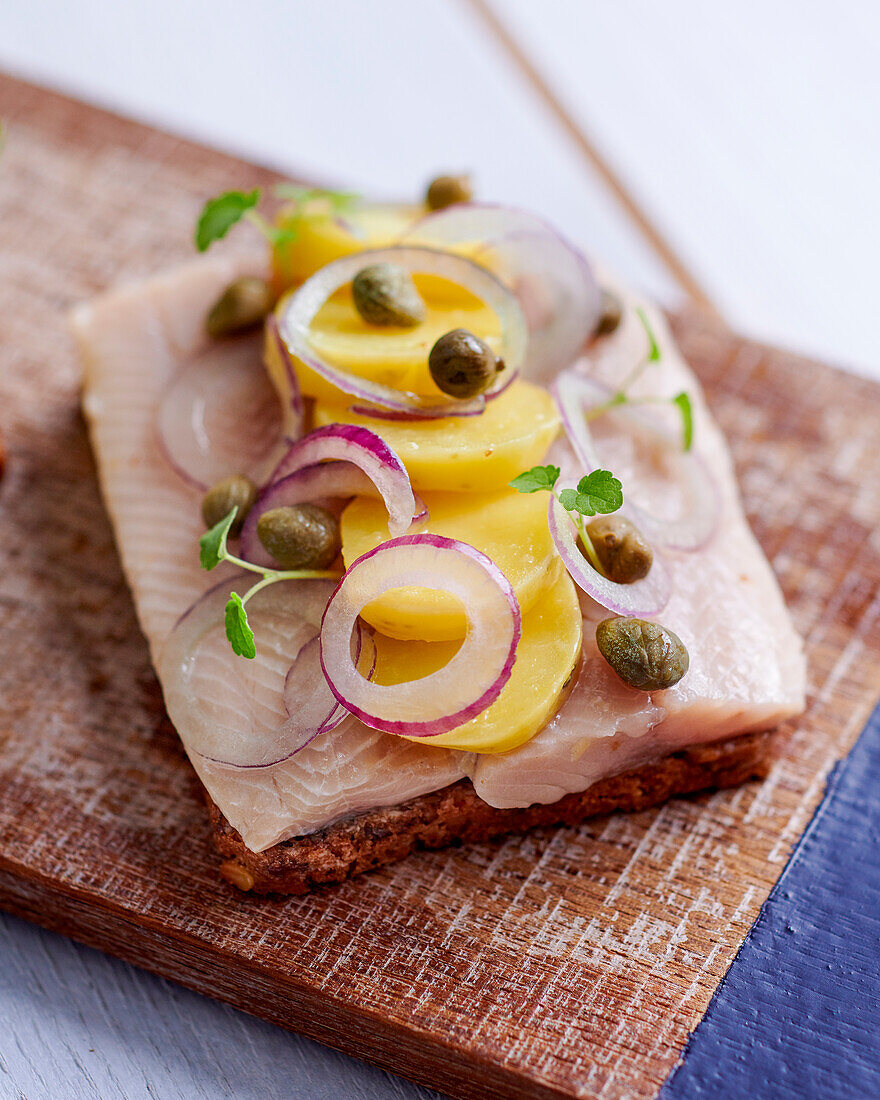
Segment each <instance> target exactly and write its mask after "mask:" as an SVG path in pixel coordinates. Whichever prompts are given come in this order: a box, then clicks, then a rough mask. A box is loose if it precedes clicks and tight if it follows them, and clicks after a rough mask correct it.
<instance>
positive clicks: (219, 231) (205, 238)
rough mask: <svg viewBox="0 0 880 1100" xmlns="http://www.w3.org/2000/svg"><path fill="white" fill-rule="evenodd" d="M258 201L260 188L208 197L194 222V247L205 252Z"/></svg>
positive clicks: (226, 192)
mask: <svg viewBox="0 0 880 1100" xmlns="http://www.w3.org/2000/svg"><path fill="white" fill-rule="evenodd" d="M259 201H260V189H259V187H255V188H254V190H253V191H249V192H247V193H245V192H244V191H225V192H224V193H223V194H222V195H218V196H217V197H216V198H213V199H208V201H207V202H206V203H205V205H204V206H203V207H202V212H201V214H200V215H199V220H198V223H197V224H196V248H197V249H198V250H199V252H205V251H206V250H207V249H208V248H210V246H211V245H212V244H213V243H214V241H219V240H220V239H221V237H225V236H226V234H227V233H228V232H229V230H230V229H231V228H232V227H233V226H234V225H235V223H236V222H238V221H241V219H242V218H243V217H244V215H245V214H246V213H247V211H248V210H250V209H252V208H253V207H255V206H256V205H257V203H258V202H259Z"/></svg>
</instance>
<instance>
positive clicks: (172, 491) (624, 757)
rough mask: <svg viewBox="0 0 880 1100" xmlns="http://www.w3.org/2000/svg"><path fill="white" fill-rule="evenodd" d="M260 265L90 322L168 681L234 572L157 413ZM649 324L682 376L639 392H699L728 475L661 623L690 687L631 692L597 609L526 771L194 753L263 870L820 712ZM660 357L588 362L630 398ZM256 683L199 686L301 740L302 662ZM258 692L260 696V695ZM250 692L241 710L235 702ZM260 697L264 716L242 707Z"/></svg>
mask: <svg viewBox="0 0 880 1100" xmlns="http://www.w3.org/2000/svg"><path fill="white" fill-rule="evenodd" d="M260 263H261V259H258V258H256V257H255V258H254V259H253V260H250V261H246V262H242V261H241V260H235V259H228V258H220V257H215V256H208V257H204V258H202V259H199V260H196V261H193V262H192V263H189V264H187V265H185V266H184V267H181V268H178V269H175V270H174V271H172V272H169V273H168V274H166V275H162V276H159V277H157V278H155V279H152V280H149V281H147V282H146V283H142V284H140V285H138V286H135V287H123V288H120V289H119V290H115V291H112V292H110V293H108V294H106V295H104V296H102V297H101V298H100V299H97V300H96V301H94V302H92V303H90V304H87V305H85V306H81V307H79V308H78V309H77V311H76V312H75V315H74V318H73V327H74V331H75V334H76V336H77V339H78V342H79V345H80V349H81V352H82V356H83V360H84V364H85V374H86V380H85V392H84V402H83V405H84V410H85V413H86V416H87V419H88V421H89V426H90V431H91V435H92V441H93V446H94V448H95V451H96V454H97V457H98V465H99V472H100V479H101V486H102V492H103V494H104V499H105V501H106V504H107V508H108V511H109V512H110V515H111V518H112V520H113V524H114V528H115V531H116V538H117V543H118V545H119V548H120V554H121V557H122V562H123V568H124V570H125V573H126V577H127V579H128V582H129V584H130V586H131V588H132V591H133V594H134V598H135V603H136V606H137V611H138V616H139V619H140V622H141V626H142V628H143V630H144V633H145V635H146V636H147V639H148V641H149V644H150V650H151V654H152V656H153V660H154V663H159V664H160V665H161V655H162V650H163V643H164V642H165V640H166V639H167V637H168V635H169V633H170V632H171V630H172V629H173V627H174V624H175V622H176V621H177V619H178V618H179V616H180V615H181V614H182V613H183V612H184V611H185V610H186V609H187V608H188V607H189V606H190V605H191V604H192V603H194V602H195V600H197V599H198V597H199V596H200V595H201V594H202V593H203V592H205V591H206V590H207V589H208V588H209V587H210V586H212V585H213V584H214V583H216V581H218V580H219V579H221V578H222V575H223V574H222V572H221V570H222V569H223V568H225V567H221V569H220V570H215V571H214V572H212V573H211V574H207V573H205V572H204V571H203V570H201V569H200V568H199V565H198V553H197V545H198V538H199V536H200V535H201V533H202V523H201V518H200V515H199V493H198V491H196V490H194V489H193V488H191V487H190V486H188V485H187V484H185V483H184V482H183V481H182V480H181V479H180V478H179V477H178V476H177V475H176V474H175V473H174V472H173V471H172V469H171V468H170V466H169V465H168V463H167V461H166V460H165V459H164V457H163V455H162V453H161V450H160V448H159V447H158V444H157V441H156V435H155V430H154V420H155V414H156V407H157V403H158V400H159V395H160V394H161V392H162V389H163V387H164V385H165V384H166V383H167V381H168V379H169V378H171V377H172V375H173V373H174V371H176V370H177V369H179V367H180V365H181V364H182V363H183V362H184V361H185V360H186V358H187V356H190V355H193V354H196V353H198V352H199V351H200V350H203V349H204V346H205V341H206V337H205V336H204V333H203V331H202V318H203V317H204V315H205V312H206V311H207V309H208V307H209V306H210V305H211V304H212V302H213V301H214V300H215V298H216V297H217V296H218V295H219V293H220V291H221V290H222V289H223V288H224V287H225V286H226V285H227V284H228V283H229V282H230V281H231V280H232V279H233V278H235V277H237V276H238V275H240V274H244V273H251V272H252V271H253V272H256V273H259V271H260ZM607 282H609V283H610V282H611V280H607ZM620 293H621V295H622V296H623V297H624V298H626V297H627V296H626V295H625V294H624V293H623V291H621V292H620ZM631 303H632V300H630V304H631ZM641 304H643V303H641ZM646 308H649V307H646ZM649 316H650V318H651V321H652V324H653V325H654V327H655V331H656V333H657V336H658V339H659V341H660V344H661V347H662V349H663V359H662V361H661V363H659V364H655V365H654V366H653V367H652V368H651V369H650V371H649V372H646V375H645V376H644V377H643V378H642V379H641V380H640V382H639V383H638V386H637V387H636V391H635V392H643V393H663V394H666V395H668V396H672V395H673V394H675V393H677V392H679V391H680V390H682V389H686V390H688V392H689V393H690V395H691V399H692V402H693V406H694V419H695V426H696V439H697V444H696V445H697V446H698V447H699V449H700V450H701V451H702V452H703V454H704V456H705V458H706V460H707V461H708V462H709V463H710V465H711V467H712V470H713V472H714V474H715V476H716V478H717V480H718V483H719V487H720V491H721V494H722V500H723V520H722V525H721V530H720V531H719V534H718V535H717V536H716V538H715V539H714V540H713V542H712V544H711V545H710V546H709V547H708V549H707V550H705V551H701V552H700V553H697V554H687V555H685V554H672V555H670V557H671V561H672V565H673V569H674V570H675V573H676V577H677V580H678V583H677V586H676V591H675V593H674V595H673V597H672V600H671V602H670V604H669V606H668V607H667V608H666V610H665V611H664V612H663V614H662V615H661V616H660V618H661V620H662V621H663V623H664V624H665V625H666V626H668V627H670V628H671V629H673V630H675V631H676V633H678V634H679V635H680V636H681V637H682V639H683V640H684V641H685V643H686V645H687V646H688V649H689V651H690V654H691V667H690V671H689V673H688V674H687V676H686V677H685V678H684V679H683V680H682V681H681V682H680V683H679V684H677V685H676V686H675V687H674V688H671V689H669V690H668V691H665V692H655V693H653V694H646V693H644V692H637V691H634V690H633V689H631V688H628V687H626V685H624V684H623V683H622V682H621V681H620V680H619V679H618V678H617V677H616V675H615V674H614V673H613V672H612V671H611V669H610V668H609V667H608V665H607V664H606V663H605V662H604V661H603V659H602V658H601V656H600V655H599V653H598V651H597V650H596V647H595V643H594V641H592V638H593V634H594V630H595V624H596V622H598V621H599V619H601V618H604V617H606V615H607V613H606V612H605V611H604V609H602V608H600V607H599V606H598V605H596V604H594V603H593V601H592V600H590V599H589V598H588V597H586V596H585V597H584V598H583V600H582V607H583V610H584V615H585V624H584V626H585V637H584V653H583V657H582V664H581V668H580V674H579V677H578V681H577V683H576V684H575V687H574V689H573V690H572V692H571V694H570V695H569V697H568V699H567V701H566V703H565V704H564V706H563V707H562V709H561V710H560V712H559V714H557V716H556V717H555V718H554V719H553V721H552V722H550V723H549V725H548V726H547V727H545V729H544V730H542V731H541V733H539V734H538V735H537V737H535V738H534V739H533V740H532V741H531V742H529V743H527V744H525V745H523V746H521V747H519V748H517V749H516V750H514V751H513V752H511V753H507V754H504V755H501V756H479V757H477V756H473V755H472V754H466V753H459V752H453V751H451V750H447V749H441V748H431V747H430V746H429V745H424V746H422V745H417V744H413V743H411V742H409V741H404V740H402V739H399V738H395V737H393V736H391V735H388V734H383V733H379V732H377V731H375V730H372V729H368V728H367V727H366V726H364V725H363V724H362V723H360V722H359V721H357V719H355V718H353V717H351V718H347V719H346V720H345V722H344V723H343V724H342V725H341V726H339V727H338V728H337V729H336V730H335V731H334V733H333V734H332V735H331V736H329V737H324V738H319V739H317V740H316V741H315V742H314V743H312V744H311V745H309V746H307V748H305V749H303V750H302V751H301V752H300V753H298V754H297V756H295V757H294V758H292V759H291V760H290V761H286V762H284V763H282V764H278V765H275V766H273V767H271V768H266V769H257V770H253V771H242V770H232V769H229V768H227V767H224V766H223V765H218V764H214V763H211V762H209V761H207V760H205V759H204V758H202V757H200V756H198V755H197V754H196V753H194V752H193V753H190V758H191V760H192V763H193V766H194V767H195V769H196V771H197V772H198V774H199V776H200V778H201V780H202V782H203V783H204V785H205V787H206V788H207V790H208V792H209V793H210V795H211V797H212V798H213V799H214V801H215V802H216V803H217V805H218V806H219V808H220V810H221V811H222V812H223V813H224V815H225V816H226V818H227V819H228V820H229V821H230V823H231V824H232V825H233V826H234V827H235V828H236V829H238V831H239V832H240V833H241V835H242V839H243V840H244V842H245V844H246V845H247V846H248V847H249V848H251V849H252V850H254V851H262V850H263V849H265V848H268V847H270V846H271V845H273V844H276V843H278V842H280V841H282V840H285V839H287V838H289V837H291V836H296V835H302V834H305V833H308V832H312V831H315V830H317V829H319V828H321V827H322V826H324V825H327V824H329V823H331V822H332V821H335V820H338V819H340V818H342V817H345V816H347V815H350V814H355V813H358V812H361V811H364V810H369V809H375V808H378V807H381V806H389V805H394V804H397V803H399V802H402V801H405V800H406V799H409V798H412V797H415V796H417V795H419V794H423V793H427V792H428V791H431V790H436V789H438V788H440V787H444V786H446V785H448V784H450V783H452V782H455V781H456V780H458V779H460V778H461V777H463V776H464V775H469V776H470V777H471V778H472V780H473V782H474V785H475V789H476V790H477V792H478V793H479V794H480V796H481V797H483V798H484V799H485V800H486V801H487V802H489V803H490V804H491V805H494V806H522V805H529V804H531V803H535V802H552V801H555V800H556V799H558V798H560V797H561V796H562V795H563V794H566V793H568V792H572V791H580V790H583V789H585V788H586V787H587V786H589V785H590V784H591V783H593V782H594V781H595V780H597V779H599V778H601V777H603V776H605V775H611V774H615V773H617V772H621V771H625V770H627V769H629V768H631V767H635V766H638V765H639V764H641V763H644V762H646V761H648V760H652V759H655V758H657V757H660V756H663V755H665V754H666V753H667V752H669V751H673V750H675V749H677V748H682V747H684V746H685V745H688V744H692V743H696V742H708V741H711V740H715V739H720V738H723V737H725V736H728V735H729V734H731V733H736V732H745V731H746V730H754V729H766V728H770V727H772V726H774V725H776V724H777V722H779V721H781V720H782V719H784V718H786V717H789V716H791V715H793V714H796V713H798V712H799V711H800V710H802V709H803V700H804V690H805V688H804V685H805V663H804V657H803V649H802V645H801V642H800V639H799V638H798V637H797V635H796V633H795V631H794V628H793V626H792V624H791V621H790V619H789V617H788V612H787V610H786V609H785V605H784V602H783V600H782V596H781V593H780V592H779V588H778V585H777V584H776V580H775V578H774V576H773V574H772V571H771V570H770V567H769V564H768V563H767V561H766V559H765V558H764V556H763V554H762V552H761V550H760V548H759V547H758V545H757V543H756V542H755V540H754V537H753V536H752V534H751V531H750V530H749V528H748V525H747V523H746V521H745V518H744V516H743V513H742V508H741V505H740V502H739V497H738V489H737V486H736V481H735V478H734V475H733V469H732V464H731V460H730V456H729V453H728V451H727V447H726V443H725V441H724V439H723V437H722V436H721V433H720V432H719V430H718V428H717V427H716V426H715V424H714V421H713V420H712V418H711V416H710V415H709V413H708V410H707V409H706V406H705V402H704V400H703V397H702V393H701V391H700V389H699V386H698V384H697V382H696V380H695V379H694V377H693V374H692V373H691V371H690V369H689V368H688V367H687V366H686V365H685V364H684V362H683V360H682V359H681V357H680V355H679V354H678V352H677V350H676V349H675V345H674V343H673V341H672V338H671V335H670V334H669V331H668V329H667V327H666V324H665V321H664V319H663V317H662V315H660V314H659V313H658V312H657V311H655V310H653V309H649ZM643 346H644V333H643V331H642V330H641V328H640V326H639V325H638V322H637V320H636V319H635V317H633V316H632V314H631V311H630V312H628V313H627V314H626V316H625V320H624V322H623V323H622V325H621V327H620V329H619V330H618V332H617V333H615V334H614V335H613V336H612V337H610V338H607V339H606V340H604V341H603V342H602V343H601V344H600V345H599V347H598V348H596V349H594V351H593V352H592V353H591V355H590V356H588V357H587V359H586V361H585V362H584V364H583V369H586V370H589V371H590V372H591V373H593V374H594V375H596V376H598V377H599V378H601V379H603V380H605V381H606V382H608V383H609V384H611V385H614V384H615V383H616V382H618V381H619V379H620V377H621V372H622V371H624V372H625V370H626V369H627V365H628V364H629V363H631V362H633V361H634V360H633V357H634V356H638V354H639V353H640V350H641V349H642V348H643ZM553 455H554V460H557V461H559V464H560V465H563V466H565V463H566V462H568V464H569V466H571V464H572V456H571V454H570V451H569V449H568V448H566V447H565V445H564V444H563V443H558V444H556V445H555V446H554V451H553ZM625 457H626V456H625V455H624V456H623V458H622V460H625ZM573 472H583V471H573ZM648 489H649V490H650V486H648ZM246 664H247V666H248V667H247V668H246V669H245V668H244V666H243V663H242V659H240V658H236V657H234V655H233V654H232V652H231V650H230V649H229V648H228V646H226V645H225V644H222V645H218V646H216V647H214V648H213V649H212V650H211V652H210V657H209V658H208V657H206V658H205V661H204V664H203V665H201V666H200V668H199V675H200V677H201V683H202V685H203V688H202V690H203V691H204V693H205V697H206V698H210V699H212V700H213V702H212V706H214V707H215V708H216V713H217V715H218V718H219V717H221V716H222V718H223V720H224V721H240V722H241V723H242V728H243V729H247V728H255V726H254V724H255V723H266V722H271V721H273V720H277V721H282V720H283V719H284V716H285V711H284V707H283V702H282V697H283V686H284V674H285V673H286V662H285V661H284V660H281V659H280V658H279V655H278V653H277V652H274V654H273V646H272V645H271V644H268V643H267V644H265V645H263V646H262V647H261V651H260V653H258V656H257V658H256V660H255V661H252V662H246ZM242 676H245V679H246V682H247V685H248V686H247V691H246V692H245V693H244V695H243V694H242V691H241V677H242ZM236 682H237V683H238V684H239V688H238V694H234V695H227V696H223V695H222V694H221V693H222V692H223V691H224V690H226V689H227V688H228V686H229V685H230V684H233V683H236ZM167 687H168V685H167V684H166V694H167V696H168V697H169V699H170V698H171V693H170V692H168V690H167ZM247 693H250V695H251V698H249V699H247V698H246V699H245V702H243V701H242V700H243V698H245V696H246V695H247ZM171 718H172V721H174V722H175V725H176V726H177V729H178V732H179V733H180V736H181V739H182V740H183V742H184V746H186V744H187V713H186V708H181V707H180V706H179V705H178V704H176V703H175V704H173V705H172V707H171ZM249 723H250V724H251V725H250V727H249Z"/></svg>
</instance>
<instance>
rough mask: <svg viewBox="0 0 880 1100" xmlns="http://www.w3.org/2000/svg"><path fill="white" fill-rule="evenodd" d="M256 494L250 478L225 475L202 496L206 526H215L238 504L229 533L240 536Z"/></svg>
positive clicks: (235, 536) (203, 516) (234, 536)
mask: <svg viewBox="0 0 880 1100" xmlns="http://www.w3.org/2000/svg"><path fill="white" fill-rule="evenodd" d="M256 495H257V489H256V486H255V485H254V483H253V482H252V481H250V480H249V479H248V478H246V477H240V476H236V477H224V478H223V480H222V481H218V482H217V484H216V485H212V486H211V488H210V489H209V490H208V491H207V493H205V495H204V497H203V498H202V519H203V520H204V521H205V526H206V527H214V526H215V524H218V523H219V522H220V520H221V519H225V517H226V516H228V515H229V513H230V512H231V511H232V509H233V508H235V507H236V506H237V507H238V511H237V512H236V513H235V519H234V520H233V521H232V526H231V527H230V528H229V534H230V535H231V536H232V537H233V538H238V536H239V535H240V534H241V529H242V526H243V525H244V521H245V519H246V518H247V514H248V512H249V511H250V510H251V508H252V507H253V503H254V499H255V498H256Z"/></svg>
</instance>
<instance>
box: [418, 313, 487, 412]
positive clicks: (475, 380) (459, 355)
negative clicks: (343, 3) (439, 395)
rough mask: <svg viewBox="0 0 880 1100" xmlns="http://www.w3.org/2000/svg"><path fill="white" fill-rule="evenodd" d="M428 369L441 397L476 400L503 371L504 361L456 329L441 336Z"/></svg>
mask: <svg viewBox="0 0 880 1100" xmlns="http://www.w3.org/2000/svg"><path fill="white" fill-rule="evenodd" d="M428 369H429V370H430V372H431V377H432V378H433V379H434V383H435V385H436V386H437V388H438V389H441V390H442V391H443V392H444V393H448V394H449V395H450V396H451V397H476V396H477V394H479V393H482V392H483V390H485V389H488V387H489V386H490V385H491V383H492V379H493V378H494V377H495V375H496V374H497V373H498V372H499V371H502V370H504V360H503V359H499V358H498V356H497V355H496V354H495V352H494V351H492V349H491V348H490V347H489V345H488V344H487V343H486V342H485V341H484V340H481V339H480V338H479V336H474V334H473V333H472V332H468V330H467V329H466V328H456V329H453V330H452V332H447V333H446V335H445V336H441V337H440V339H439V340H438V341H437V343H436V344H435V345H434V346H433V347H432V348H431V353H430V355H429V356H428Z"/></svg>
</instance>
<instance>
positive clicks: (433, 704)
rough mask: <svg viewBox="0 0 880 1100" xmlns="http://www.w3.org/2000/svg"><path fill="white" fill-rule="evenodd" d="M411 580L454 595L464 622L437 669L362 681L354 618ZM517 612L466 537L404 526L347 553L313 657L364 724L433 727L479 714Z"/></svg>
mask: <svg viewBox="0 0 880 1100" xmlns="http://www.w3.org/2000/svg"><path fill="white" fill-rule="evenodd" d="M410 585H417V586H421V587H424V588H433V589H437V590H440V591H444V592H450V593H451V594H452V595H454V596H457V597H458V599H459V600H460V601H461V603H462V605H463V607H464V609H465V613H466V615H467V617H468V632H467V636H466V637H465V640H464V642H463V643H462V646H461V648H460V649H459V651H458V652H457V653H456V654H455V656H454V657H453V658H452V659H451V660H450V661H449V663H448V664H447V665H445V666H444V667H443V668H442V669H440V670H438V671H437V672H435V673H433V674H432V675H430V676H426V677H424V678H422V679H420V680H412V681H410V682H409V683H403V684H395V685H391V686H387V685H379V684H373V683H370V682H369V681H368V680H366V679H364V677H363V676H362V675H361V674H360V673H359V672H358V671H357V669H356V668H355V666H354V662H353V661H352V658H351V636H352V631H353V630H354V628H355V624H356V623H357V618H358V615H359V614H360V612H361V611H362V610H363V608H364V607H365V606H366V605H367V604H368V603H370V602H371V601H372V600H374V599H376V598H377V597H378V596H381V595H382V593H383V592H387V591H388V590H389V589H392V588H401V587H405V586H406V587H408V586H410ZM521 633H522V616H521V614H520V608H519V603H518V602H517V599H516V596H515V594H514V591H513V587H512V585H511V584H510V581H508V579H507V577H505V575H504V574H503V573H502V572H501V570H500V569H499V568H498V566H497V565H496V564H495V563H494V562H493V561H492V560H491V558H488V557H487V556H486V555H485V554H483V553H481V552H480V551H479V550H476V549H474V547H472V546H469V545H468V544H467V543H464V542H458V541H457V540H456V539H449V538H445V537H443V536H441V535H432V534H427V533H426V534H420V535H404V536H402V537H401V538H397V539H392V540H391V541H390V542H385V543H382V544H381V545H380V546H377V547H376V548H375V549H374V550H370V551H368V552H367V553H366V554H363V555H362V556H361V557H359V558H358V559H357V560H356V561H354V562H352V564H351V565H350V566H349V568H348V569H347V570H346V573H345V575H344V576H343V578H342V580H341V581H340V582H339V584H338V585H337V586H336V591H335V592H334V593H333V595H332V596H331V597H330V601H329V603H328V604H327V608H326V610H325V611H324V618H323V621H322V623H321V665H322V667H323V669H324V675H325V677H326V679H327V683H328V684H329V686H330V690H331V691H332V692H333V694H334V695H335V696H336V698H337V699H338V700H339V702H340V703H341V704H342V706H344V707H345V708H346V710H348V711H350V712H351V713H352V714H354V715H356V717H358V718H360V720H361V721H362V722H364V723H365V724H366V725H368V726H372V727H373V728H374V729H379V730H384V731H385V732H386V733H396V734H401V735H403V736H406V737H436V736H438V735H439V734H441V733H446V732H448V731H449V730H451V729H455V727H456V726H460V725H462V724H463V723H464V722H467V721H469V720H470V719H471V718H473V717H474V716H475V715H477V714H480V713H481V712H482V711H483V710H485V709H486V707H488V706H489V705H490V704H491V703H493V702H494V701H495V700H496V699H497V698H498V696H499V694H500V693H501V690H502V688H503V687H504V685H505V684H506V683H507V681H508V680H509V679H510V674H511V671H512V669H513V665H514V662H515V660H516V647H517V644H518V642H519V638H520V634H521Z"/></svg>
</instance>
